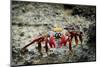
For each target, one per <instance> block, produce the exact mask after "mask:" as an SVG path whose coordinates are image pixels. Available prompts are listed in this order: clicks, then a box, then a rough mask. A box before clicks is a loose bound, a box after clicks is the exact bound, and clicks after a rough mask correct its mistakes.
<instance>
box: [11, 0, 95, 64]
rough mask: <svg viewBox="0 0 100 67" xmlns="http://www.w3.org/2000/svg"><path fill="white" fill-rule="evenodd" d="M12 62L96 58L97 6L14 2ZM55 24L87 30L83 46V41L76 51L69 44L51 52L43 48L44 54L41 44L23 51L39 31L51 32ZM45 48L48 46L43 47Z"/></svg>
mask: <svg viewBox="0 0 100 67" xmlns="http://www.w3.org/2000/svg"><path fill="white" fill-rule="evenodd" d="M11 10H12V11H11V14H12V22H11V25H12V27H11V28H12V31H11V34H12V38H11V40H12V42H11V45H12V48H11V49H12V61H11V62H12V65H34V64H51V63H69V62H88V61H95V60H96V18H95V17H96V14H95V13H96V8H95V6H80V5H77V6H76V5H73V6H72V5H63V4H51V3H36V2H35V3H34V2H21V1H12V9H11ZM55 24H59V25H60V26H61V27H62V28H64V27H74V28H75V30H78V31H82V32H84V35H83V40H84V42H83V44H82V45H83V48H82V47H81V44H79V45H78V47H75V43H74V41H73V46H72V47H73V52H72V53H71V52H70V51H69V50H68V45H67V46H66V47H62V48H52V49H50V50H49V54H48V55H47V54H46V53H45V51H44V49H42V52H43V55H42V56H41V55H40V54H39V53H38V51H37V48H36V47H37V44H36V43H34V44H33V45H31V46H29V47H28V48H27V52H26V54H25V55H22V54H21V53H20V50H21V48H22V47H24V46H25V45H26V44H28V43H29V42H31V41H32V39H33V38H36V37H37V36H38V35H39V34H44V33H47V32H49V31H50V30H51V29H52V27H53V26H54V25H55ZM43 48H44V47H43Z"/></svg>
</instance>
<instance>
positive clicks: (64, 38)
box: [22, 31, 83, 54]
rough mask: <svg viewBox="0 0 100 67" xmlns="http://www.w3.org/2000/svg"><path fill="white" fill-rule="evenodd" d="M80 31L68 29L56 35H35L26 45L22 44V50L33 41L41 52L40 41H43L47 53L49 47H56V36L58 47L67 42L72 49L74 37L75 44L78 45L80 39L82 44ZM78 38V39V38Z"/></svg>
mask: <svg viewBox="0 0 100 67" xmlns="http://www.w3.org/2000/svg"><path fill="white" fill-rule="evenodd" d="M82 34H83V33H82V32H79V31H69V32H66V34H61V33H56V36H55V35H54V34H51V35H48V34H46V35H41V36H37V38H35V39H33V41H32V42H30V43H29V44H27V45H26V46H24V47H23V48H22V52H23V53H24V52H25V49H26V48H27V47H29V46H30V45H32V44H33V43H37V44H38V51H39V53H40V54H42V52H41V49H42V43H43V42H44V43H45V51H46V53H48V49H49V47H50V48H56V46H57V45H56V37H58V38H57V39H59V42H60V43H59V44H60V45H59V47H60V48H61V47H62V45H64V46H66V44H67V43H68V45H69V50H70V51H72V39H73V38H74V39H75V43H76V46H77V45H78V41H79V40H80V42H81V44H82V41H83V39H82ZM78 39H79V40H78Z"/></svg>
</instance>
